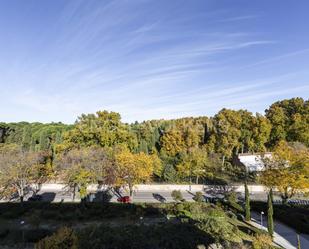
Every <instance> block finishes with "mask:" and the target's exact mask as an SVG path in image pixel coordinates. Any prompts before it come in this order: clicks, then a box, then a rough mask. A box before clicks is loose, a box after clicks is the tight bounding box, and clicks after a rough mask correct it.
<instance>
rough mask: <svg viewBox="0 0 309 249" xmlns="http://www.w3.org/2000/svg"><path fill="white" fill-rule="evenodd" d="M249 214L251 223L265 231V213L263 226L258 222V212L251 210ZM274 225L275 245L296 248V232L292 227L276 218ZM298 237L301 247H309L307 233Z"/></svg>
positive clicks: (305, 248)
mask: <svg viewBox="0 0 309 249" xmlns="http://www.w3.org/2000/svg"><path fill="white" fill-rule="evenodd" d="M251 215H252V225H254V226H255V227H257V228H260V229H263V230H266V231H267V215H263V227H262V226H261V224H260V223H261V221H260V219H261V218H260V214H258V213H255V212H252V213H251ZM274 227H275V229H274V230H275V233H274V243H275V244H276V245H278V246H281V247H283V248H285V249H297V232H296V231H295V230H294V229H292V228H290V227H288V226H286V225H285V224H282V223H281V222H279V221H276V220H274ZM299 237H300V244H301V248H302V249H307V248H309V235H307V234H300V235H299Z"/></svg>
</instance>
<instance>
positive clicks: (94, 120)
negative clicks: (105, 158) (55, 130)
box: [59, 111, 137, 151]
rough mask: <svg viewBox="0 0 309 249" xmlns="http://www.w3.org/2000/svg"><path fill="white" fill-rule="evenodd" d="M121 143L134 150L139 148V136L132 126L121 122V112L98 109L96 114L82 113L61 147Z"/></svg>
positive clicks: (108, 145) (110, 145)
mask: <svg viewBox="0 0 309 249" xmlns="http://www.w3.org/2000/svg"><path fill="white" fill-rule="evenodd" d="M119 144H122V145H125V146H127V147H128V148H129V149H130V150H132V151H134V150H135V149H136V148H137V138H136V136H135V134H134V133H133V132H132V131H131V130H130V127H129V126H128V125H126V124H123V123H122V122H121V118H120V114H118V113H116V112H108V111H98V112H97V113H96V114H88V115H85V114H82V115H81V116H80V117H79V118H78V120H77V121H76V123H75V126H74V128H73V129H72V130H70V131H68V132H67V133H66V134H65V136H64V141H63V145H62V147H60V148H59V149H60V150H64V149H70V148H76V147H88V146H94V145H97V146H101V147H113V146H115V145H119Z"/></svg>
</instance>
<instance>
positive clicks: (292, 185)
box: [260, 141, 309, 203]
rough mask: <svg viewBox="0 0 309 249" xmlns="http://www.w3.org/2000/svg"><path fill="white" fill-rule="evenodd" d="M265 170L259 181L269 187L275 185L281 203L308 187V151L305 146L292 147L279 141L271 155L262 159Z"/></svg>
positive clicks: (303, 191)
mask: <svg viewBox="0 0 309 249" xmlns="http://www.w3.org/2000/svg"><path fill="white" fill-rule="evenodd" d="M263 162H264V165H265V170H264V171H263V172H262V173H261V176H260V182H261V183H262V184H264V185H266V186H267V187H269V188H274V187H276V188H277V189H278V190H279V192H280V193H281V198H282V201H283V203H287V201H288V199H289V198H291V197H293V196H294V195H295V194H296V193H297V192H300V193H306V192H307V191H308V188H309V178H308V175H309V151H308V149H307V148H305V149H299V148H293V147H292V146H291V145H289V144H288V143H287V142H285V141H280V142H279V143H278V145H277V146H276V147H275V149H274V152H273V154H272V156H271V157H266V158H265V157H264V159H263Z"/></svg>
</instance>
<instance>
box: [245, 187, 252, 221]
mask: <svg viewBox="0 0 309 249" xmlns="http://www.w3.org/2000/svg"><path fill="white" fill-rule="evenodd" d="M245 219H246V221H250V220H251V214H250V197H249V189H248V185H247V181H246V182H245Z"/></svg>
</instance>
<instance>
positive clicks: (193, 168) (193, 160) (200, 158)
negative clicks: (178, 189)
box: [177, 148, 212, 184]
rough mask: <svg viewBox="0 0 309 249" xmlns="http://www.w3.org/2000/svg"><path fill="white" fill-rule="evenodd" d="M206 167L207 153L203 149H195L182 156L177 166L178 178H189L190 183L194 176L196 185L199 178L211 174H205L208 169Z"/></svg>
mask: <svg viewBox="0 0 309 249" xmlns="http://www.w3.org/2000/svg"><path fill="white" fill-rule="evenodd" d="M208 166H209V164H208V157H207V152H206V151H205V150H203V149H200V148H195V149H192V150H191V151H190V152H188V153H186V154H185V155H184V157H183V159H182V161H181V162H180V163H179V164H178V165H177V171H178V173H179V175H180V176H182V177H189V178H190V182H191V178H192V177H193V176H194V177H195V179H196V184H198V180H199V178H200V177H202V176H205V175H206V174H211V173H212V172H207V169H210V167H208Z"/></svg>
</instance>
